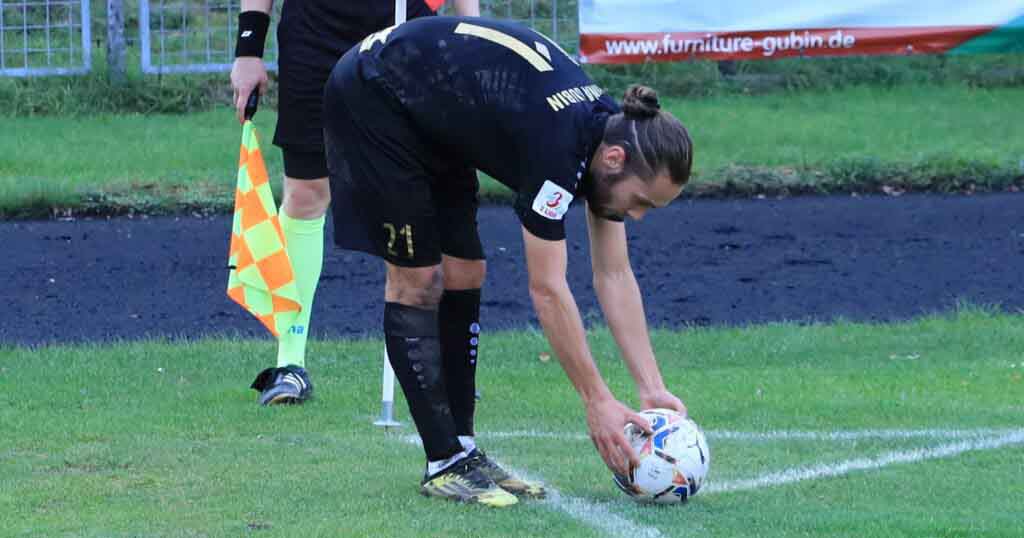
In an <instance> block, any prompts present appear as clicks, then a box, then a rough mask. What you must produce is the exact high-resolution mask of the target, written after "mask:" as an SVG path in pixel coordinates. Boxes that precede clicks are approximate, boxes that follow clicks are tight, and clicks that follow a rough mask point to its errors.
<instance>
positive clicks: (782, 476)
mask: <svg viewBox="0 0 1024 538" xmlns="http://www.w3.org/2000/svg"><path fill="white" fill-rule="evenodd" d="M1020 444H1024V429H1021V430H1013V431H1012V432H1011V433H1007V434H1005V435H1002V436H999V437H992V438H988V439H975V440H964V441H959V442H956V443H949V444H945V445H940V446H936V447H932V448H919V449H914V450H902V451H895V452H889V453H887V454H882V455H881V456H878V457H875V458H857V459H853V460H847V461H841V462H838V463H831V464H823V465H815V466H812V467H795V468H792V469H787V470H785V471H779V472H774V473H768V474H766V475H763V476H759V477H757V478H752V479H748V480H734V481H729V482H722V483H718V484H716V483H714V482H712V483H710V484H708V486H707V488H706V490H707V491H706V492H707V493H725V492H730V491H746V490H752V489H762V488H766V487H774V486H781V485H783V484H792V483H794V482H801V481H804V480H814V479H818V478H828V477H833V476H841V475H845V474H849V473H851V472H854V471H867V470H873V469H880V468H882V467H886V466H889V465H896V464H900V463H916V462H920V461H925V460H932V459H939V458H948V457H951V456H956V455H959V454H963V453H964V452H973V451H978V450H995V449H998V448H1002V447H1005V446H1011V445H1020Z"/></svg>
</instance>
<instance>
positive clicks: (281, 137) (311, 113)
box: [274, 8, 355, 179]
mask: <svg viewBox="0 0 1024 538" xmlns="http://www.w3.org/2000/svg"><path fill="white" fill-rule="evenodd" d="M285 11H287V8H286V9H285ZM295 19H296V18H295V17H287V16H282V18H281V22H280V24H279V25H278V28H277V42H278V50H279V56H278V60H277V63H278V115H277V129H275V131H274V145H276V146H279V147H280V148H281V150H282V153H283V155H284V173H285V175H286V176H288V177H290V178H294V179H319V178H323V177H327V174H328V172H327V158H326V156H325V151H324V130H323V129H324V122H323V96H324V85H325V84H326V83H327V78H328V77H329V76H330V74H331V68H333V67H334V64H335V63H336V62H337V61H338V58H340V57H341V55H342V54H344V53H345V51H346V50H348V49H350V48H351V47H352V46H353V45H355V42H353V41H350V40H347V39H325V38H324V36H318V35H316V34H313V35H310V33H309V32H306V31H303V29H302V28H301V27H299V25H298V24H297V22H296V20H295Z"/></svg>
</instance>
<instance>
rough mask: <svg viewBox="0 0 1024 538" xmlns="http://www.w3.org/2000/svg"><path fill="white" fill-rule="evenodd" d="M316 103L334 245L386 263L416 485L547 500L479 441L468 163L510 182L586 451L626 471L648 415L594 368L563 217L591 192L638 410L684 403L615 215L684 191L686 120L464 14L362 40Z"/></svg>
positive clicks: (612, 314)
mask: <svg viewBox="0 0 1024 538" xmlns="http://www.w3.org/2000/svg"><path fill="white" fill-rule="evenodd" d="M324 113H325V126H326V142H327V147H328V156H329V164H330V168H331V170H330V171H331V180H332V189H333V190H334V192H336V193H338V192H344V193H345V195H344V196H339V197H338V198H337V199H338V200H349V201H351V203H348V204H337V205H336V206H335V212H334V218H335V229H336V230H338V232H337V233H336V234H335V235H336V241H337V242H338V244H339V245H340V246H342V247H343V248H348V249H356V250H362V251H365V252H370V253H372V254H375V255H377V256H379V257H381V258H383V259H384V261H385V264H386V268H387V282H386V286H385V290H384V298H385V306H384V336H385V339H386V343H387V349H388V353H389V356H390V359H391V364H392V366H393V367H394V370H395V375H396V376H397V377H398V380H399V382H400V384H401V386H402V391H403V392H404V393H405V397H406V400H407V401H408V404H409V410H410V413H411V415H412V418H413V420H414V422H415V423H416V428H417V430H418V432H419V435H420V437H421V438H422V440H423V448H424V450H425V452H426V457H427V465H426V471H425V473H424V477H423V480H422V483H421V492H422V493H423V494H425V495H430V496H436V497H443V498H449V499H455V500H460V501H465V502H478V503H481V504H485V505H489V506H507V505H511V504H515V503H516V502H517V497H516V496H515V495H518V496H540V495H543V489H542V488H541V486H540V485H538V484H535V483H531V482H528V481H524V480H519V479H516V478H514V477H512V476H511V475H510V474H509V473H508V472H506V471H505V470H503V469H501V468H500V467H499V466H498V465H497V464H495V463H494V462H493V461H492V460H490V459H488V457H487V456H486V455H485V454H484V453H483V452H482V451H480V449H479V448H477V446H476V442H475V439H474V430H473V412H474V398H473V397H474V391H475V375H476V366H477V360H478V359H479V357H478V355H477V348H478V346H479V337H480V327H479V325H478V323H477V317H478V314H479V310H480V288H481V286H482V284H483V281H484V273H485V263H484V253H483V248H482V246H481V244H480V236H479V233H478V230H477V222H476V214H477V207H478V197H477V190H478V187H479V185H478V183H477V178H476V175H475V173H474V169H480V170H483V171H484V172H486V173H487V174H488V175H490V176H491V177H494V178H495V179H497V180H498V181H500V182H502V183H504V184H505V185H507V186H508V187H510V188H511V189H512V190H514V191H515V192H516V193H517V196H516V200H515V205H514V210H515V212H516V214H517V215H518V216H519V220H520V222H521V223H522V235H523V241H524V243H525V251H526V264H527V268H528V271H529V279H530V282H529V286H530V295H531V297H532V299H533V303H534V306H535V308H536V311H537V315H538V317H539V318H540V322H541V325H542V326H543V328H544V332H545V334H546V335H547V338H548V341H549V342H550V345H551V347H552V348H553V350H554V351H555V354H556V355H557V356H558V358H559V361H560V362H561V364H562V367H563V368H564V370H565V372H566V374H568V376H569V379H570V380H571V381H572V383H573V385H574V386H575V388H576V390H577V392H578V393H579V395H580V397H581V399H582V400H583V404H584V407H585V409H586V416H587V424H588V427H589V429H590V435H591V438H592V439H593V441H594V444H595V446H596V447H597V450H598V451H599V452H600V455H601V457H602V458H603V459H604V461H605V463H606V464H607V465H608V467H609V468H611V469H612V470H614V471H616V472H619V473H622V474H626V473H627V472H628V469H629V467H630V466H631V465H635V464H636V463H637V456H636V454H635V453H634V452H633V451H632V449H631V448H630V446H629V444H628V443H627V442H626V439H625V436H624V435H623V428H624V426H625V425H626V424H627V423H630V422H632V423H634V424H637V425H639V426H641V427H643V428H644V429H647V430H649V428H650V425H649V424H647V423H646V421H645V420H644V419H643V418H642V417H641V416H639V415H638V414H637V413H635V412H634V411H632V410H631V409H629V408H627V407H626V406H625V405H623V404H622V403H620V402H619V401H618V400H616V398H615V397H614V396H613V395H612V393H611V391H610V390H609V389H608V387H607V385H606V384H605V383H604V381H603V380H602V378H601V376H600V373H599V372H598V370H597V367H596V365H595V364H594V360H593V357H592V356H591V353H590V350H589V348H588V347H587V341H586V334H585V331H584V328H583V323H582V320H581V318H580V313H579V310H578V308H577V306H576V302H575V300H574V298H573V295H572V292H571V291H570V290H569V286H568V283H567V281H566V263H567V255H566V244H565V225H564V222H563V219H564V217H565V214H566V211H567V210H568V208H569V204H570V203H571V202H572V201H573V200H574V199H584V200H586V207H587V212H586V215H587V224H588V230H589V235H590V245H591V255H592V258H593V271H594V287H595V289H596V290H597V295H598V298H599V300H600V303H601V306H602V310H603V311H604V314H605V318H606V319H607V322H608V325H609V327H610V328H611V331H612V334H613V335H614V337H615V340H616V342H617V344H618V346H619V348H620V349H621V351H622V356H623V358H624V360H625V361H626V364H627V366H628V368H629V371H630V373H631V374H632V376H633V378H634V379H635V381H636V385H637V390H638V392H639V399H640V403H641V405H643V406H644V407H647V408H650V407H663V408H671V409H676V410H678V411H680V412H685V410H686V409H685V407H684V406H683V403H682V402H681V401H680V400H679V399H678V398H677V397H676V396H674V395H673V394H672V393H671V392H669V391H668V390H667V389H666V388H665V385H664V382H663V381H662V377H661V373H660V372H659V370H658V365H657V363H656V361H655V358H654V352H653V351H652V349H651V343H650V338H649V336H648V332H647V324H646V321H645V318H644V311H643V304H642V300H641V295H640V290H639V287H638V285H637V281H636V278H635V277H634V275H633V271H632V269H631V267H630V263H629V257H628V253H627V248H626V231H625V226H624V224H623V219H624V217H626V216H629V217H630V218H633V219H640V218H642V217H643V215H644V214H645V213H646V212H647V210H649V209H652V208H657V207H663V206H665V205H667V204H668V203H669V202H671V201H672V200H673V199H675V198H676V197H677V196H679V194H680V192H681V191H682V189H683V185H684V184H685V183H686V181H687V180H688V179H689V177H690V167H691V164H692V159H693V152H692V145H691V141H690V137H689V135H688V134H687V132H686V129H685V128H684V127H683V125H682V124H681V123H680V122H679V121H678V120H677V119H676V118H674V117H673V116H672V115H671V114H669V113H667V112H664V111H662V110H660V106H659V103H658V98H657V95H656V93H655V92H654V91H653V90H651V89H650V88H646V87H643V86H633V87H631V88H630V89H629V90H628V91H627V92H626V96H625V99H624V101H623V106H622V108H621V109H620V107H619V105H618V104H616V103H615V101H614V100H613V99H612V98H610V97H609V96H607V95H605V94H604V93H603V92H602V91H601V89H600V88H598V87H597V86H595V85H594V84H593V82H592V81H591V80H590V79H589V78H588V77H587V76H586V74H585V73H584V72H583V70H582V69H580V67H579V65H577V64H576V63H575V62H574V61H573V60H572V59H571V58H570V57H569V56H567V55H566V54H565V53H564V52H563V51H562V50H561V49H560V48H559V47H558V46H557V45H556V44H555V43H554V42H552V41H550V40H549V39H547V38H546V37H544V36H543V35H541V34H539V33H537V32H535V31H533V30H531V29H529V28H526V27H524V26H521V25H518V24H514V23H507V22H497V21H489V20H480V19H470V18H462V17H432V18H424V19H418V20H416V21H412V22H409V23H407V24H404V25H402V26H399V27H397V28H395V29H391V30H385V31H382V32H378V33H377V34H374V35H371V36H369V37H367V38H366V39H365V40H364V41H363V42H362V43H361V44H360V45H359V46H358V47H355V48H353V49H352V50H350V51H349V52H348V53H346V54H345V56H344V57H343V58H342V59H341V61H340V62H338V65H336V66H335V68H334V70H333V72H332V73H331V78H330V79H329V80H328V83H327V88H326V91H325V99H324ZM331 155H335V156H337V157H338V158H337V159H334V158H331V157H330V156H331ZM442 262H443V265H442ZM442 266H443V268H444V270H443V271H442ZM509 405H515V403H514V402H509Z"/></svg>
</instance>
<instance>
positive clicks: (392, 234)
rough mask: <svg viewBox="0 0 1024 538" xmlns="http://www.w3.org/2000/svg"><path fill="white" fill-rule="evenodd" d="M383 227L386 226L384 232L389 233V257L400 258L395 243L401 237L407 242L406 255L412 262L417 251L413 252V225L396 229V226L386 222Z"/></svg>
mask: <svg viewBox="0 0 1024 538" xmlns="http://www.w3.org/2000/svg"><path fill="white" fill-rule="evenodd" d="M382 226H384V231H386V232H387V233H388V244H387V248H388V255H389V256H398V255H399V254H398V251H397V250H395V241H396V240H397V239H398V237H399V236H401V237H402V238H403V239H404V240H405V255H406V256H407V257H408V258H409V259H410V260H411V259H413V254H414V253H415V252H416V251H415V250H413V244H412V225H411V224H406V225H405V226H402V227H401V228H395V225H394V224H391V223H390V222H385V223H384V224H383V225H382Z"/></svg>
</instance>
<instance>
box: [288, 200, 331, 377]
mask: <svg viewBox="0 0 1024 538" xmlns="http://www.w3.org/2000/svg"><path fill="white" fill-rule="evenodd" d="M280 219H281V230H283V231H284V238H285V241H287V244H288V256H289V257H290V258H291V260H292V268H293V269H295V285H296V287H297V288H298V289H299V301H300V302H301V304H302V312H300V313H299V316H298V317H297V318H296V319H295V324H294V325H292V326H291V328H290V329H289V330H287V331H284V332H282V333H281V337H280V338H279V339H278V343H277V366H278V367H282V366H287V365H289V364H294V365H296V366H301V367H303V368H305V367H306V339H307V338H308V337H309V315H310V313H311V312H312V310H313V296H314V295H316V285H317V284H318V283H319V282H320V271H321V270H322V269H323V266H324V223H325V222H326V219H325V218H324V217H320V218H318V219H313V220H299V219H293V218H291V217H289V216H288V215H285V214H284V212H283V211H282V212H281V214H280Z"/></svg>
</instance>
